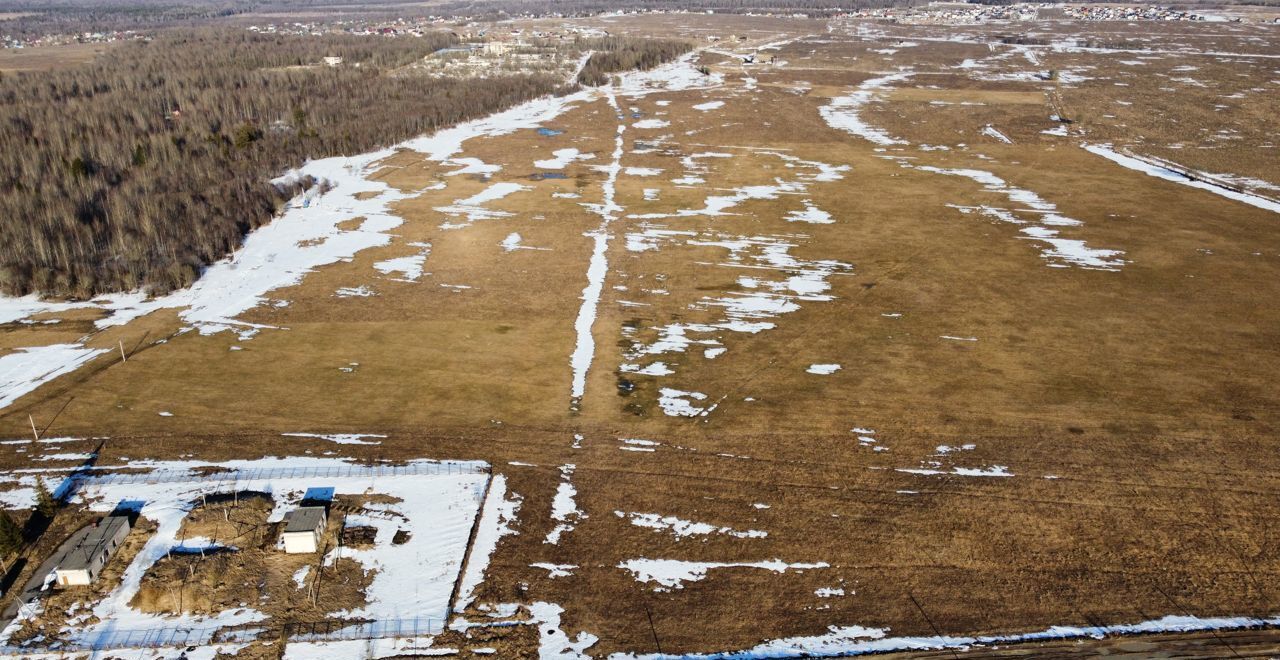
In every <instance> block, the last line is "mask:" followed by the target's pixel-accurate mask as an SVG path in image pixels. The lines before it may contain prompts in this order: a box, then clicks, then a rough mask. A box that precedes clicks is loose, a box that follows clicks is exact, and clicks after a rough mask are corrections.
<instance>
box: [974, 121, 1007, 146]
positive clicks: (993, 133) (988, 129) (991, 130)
mask: <svg viewBox="0 0 1280 660" xmlns="http://www.w3.org/2000/svg"><path fill="white" fill-rule="evenodd" d="M982 134H983V135H986V136H988V137H993V138H995V139H997V140H999V141H1001V142H1003V143H1005V144H1013V140H1010V139H1009V137H1008V136H1006V135H1005V134H1004V133H1001V132H1000V131H997V130H996V129H995V127H994V126H992V125H991V124H987V125H986V126H983V127H982Z"/></svg>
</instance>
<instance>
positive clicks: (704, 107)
mask: <svg viewBox="0 0 1280 660" xmlns="http://www.w3.org/2000/svg"><path fill="white" fill-rule="evenodd" d="M723 107H724V101H707V102H706V103H699V104H698V105H695V106H693V109H694V110H700V111H702V112H706V111H708V110H716V109H718V108H723Z"/></svg>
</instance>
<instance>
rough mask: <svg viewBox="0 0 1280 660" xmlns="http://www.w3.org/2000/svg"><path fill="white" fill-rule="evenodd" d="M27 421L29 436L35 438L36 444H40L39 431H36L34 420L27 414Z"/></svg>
mask: <svg viewBox="0 0 1280 660" xmlns="http://www.w3.org/2000/svg"><path fill="white" fill-rule="evenodd" d="M27 421H28V422H31V435H34V436H35V437H36V442H40V431H39V430H38V429H36V418H35V417H32V416H31V414H30V413H27Z"/></svg>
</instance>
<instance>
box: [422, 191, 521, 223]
mask: <svg viewBox="0 0 1280 660" xmlns="http://www.w3.org/2000/svg"><path fill="white" fill-rule="evenodd" d="M522 190H532V189H531V188H530V187H529V186H526V185H523V184H519V183H514V182H511V181H502V182H499V183H494V184H490V186H489V187H488V188H485V189H484V190H482V191H480V192H478V193H476V194H474V195H472V196H470V197H467V198H465V199H459V200H455V201H454V202H453V204H451V205H449V206H437V207H436V209H435V210H437V211H439V212H441V213H443V214H445V215H447V216H450V217H452V218H457V219H464V220H465V222H462V223H456V222H449V223H445V224H443V225H441V228H443V229H458V228H461V227H466V226H467V225H469V224H471V223H473V222H476V221H477V220H492V219H494V218H505V217H508V216H510V215H511V213H510V212H509V211H498V210H494V209H487V208H485V207H484V205H485V204H487V203H489V202H494V201H497V200H499V199H502V198H504V197H506V196H508V195H510V194H512V193H515V192H519V191H522Z"/></svg>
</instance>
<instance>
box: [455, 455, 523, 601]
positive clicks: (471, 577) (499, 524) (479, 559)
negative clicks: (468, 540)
mask: <svg viewBox="0 0 1280 660" xmlns="http://www.w3.org/2000/svg"><path fill="white" fill-rule="evenodd" d="M522 501H523V498H522V497H520V496H519V495H516V494H515V493H511V494H510V495H509V496H508V494H507V477H506V476H505V475H501V474H496V475H494V476H493V481H492V483H490V484H489V494H488V495H487V496H486V497H485V500H484V508H483V510H482V511H481V513H480V523H479V525H477V527H476V537H475V540H474V541H473V542H472V544H471V556H470V558H469V559H468V560H467V570H466V571H464V572H463V574H462V581H461V582H460V583H459V585H458V602H457V604H456V606H455V607H454V610H455V611H462V610H465V609H467V607H469V606H470V605H471V602H472V601H473V600H474V599H475V591H476V589H477V588H479V587H480V583H481V582H483V581H484V573H485V571H486V570H488V568H489V560H490V558H491V557H493V552H494V550H496V549H497V548H498V542H499V541H501V540H502V537H504V536H508V535H512V534H518V533H519V532H517V531H516V529H515V524H516V522H517V518H516V514H517V513H518V512H519V511H520V503H521V502H522Z"/></svg>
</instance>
